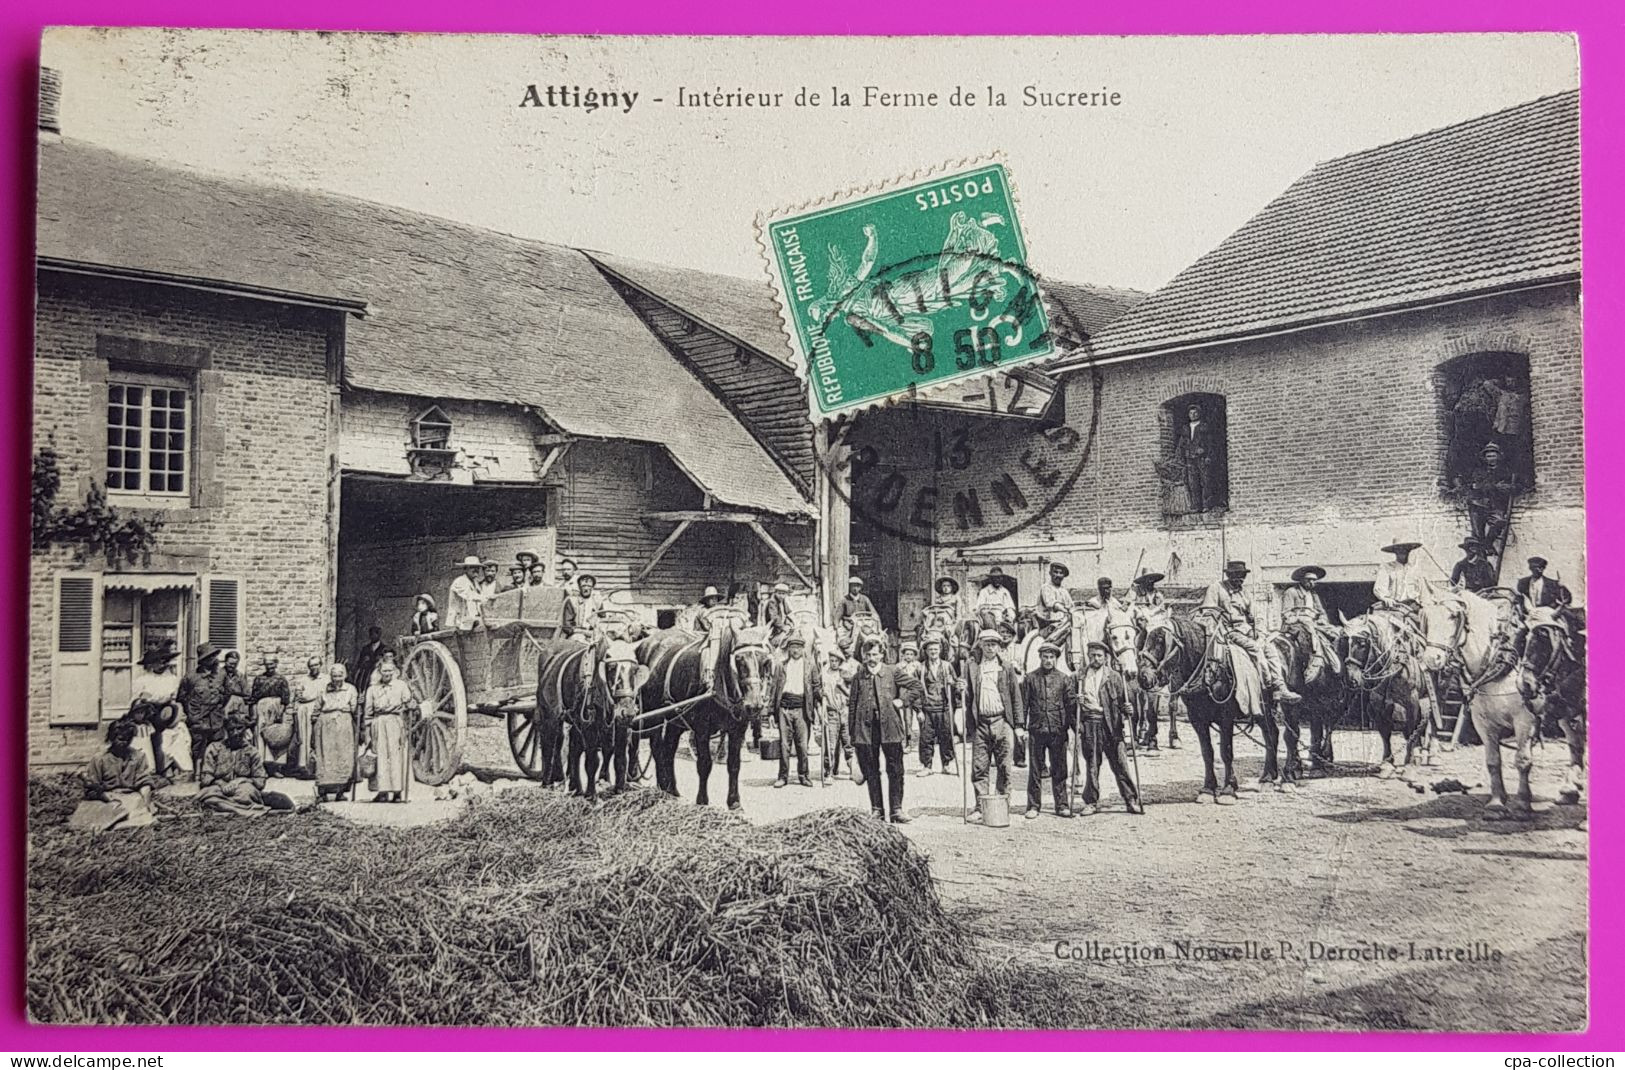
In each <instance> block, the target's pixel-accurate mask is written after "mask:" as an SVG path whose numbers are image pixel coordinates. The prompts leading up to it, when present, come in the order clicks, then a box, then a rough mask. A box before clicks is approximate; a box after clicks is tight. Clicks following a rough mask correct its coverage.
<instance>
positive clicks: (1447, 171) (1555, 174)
mask: <svg viewBox="0 0 1625 1070" xmlns="http://www.w3.org/2000/svg"><path fill="white" fill-rule="evenodd" d="M1579 271H1580V142H1579V93H1578V91H1574V92H1567V93H1559V94H1556V95H1554V96H1549V97H1542V98H1541V99H1539V100H1533V101H1530V102H1528V103H1525V104H1520V105H1517V106H1516V107H1512V108H1508V109H1506V110H1504V111H1498V112H1495V113H1493V114H1490V115H1485V116H1481V117H1480V118H1477V119H1472V120H1469V121H1467V122H1463V123H1457V124H1455V125H1454V126H1447V127H1443V128H1442V129H1438V130H1433V131H1430V132H1428V133H1425V134H1419V135H1417V136H1415V137H1410V138H1406V139H1405V140H1403V141H1396V142H1393V143H1391V144H1387V145H1381V146H1378V147H1377V148H1373V149H1367V150H1365V151H1363V152H1356V153H1353V154H1352V155H1348V156H1342V157H1339V158H1337V159H1335V160H1330V161H1328V162H1326V163H1322V164H1318V165H1317V166H1315V167H1314V168H1313V169H1312V170H1311V171H1310V172H1309V173H1308V174H1306V175H1304V176H1303V177H1302V178H1300V179H1299V180H1298V181H1297V182H1295V183H1293V184H1292V186H1291V187H1290V188H1288V189H1287V191H1286V192H1285V193H1283V194H1281V195H1280V196H1279V197H1277V198H1276V199H1275V200H1274V201H1272V202H1271V203H1270V204H1269V205H1268V206H1267V207H1265V208H1264V210H1263V211H1261V212H1259V213H1258V214H1257V215H1256V216H1254V217H1253V218H1252V219H1251V220H1249V221H1248V222H1247V223H1246V224H1245V225H1244V226H1243V227H1242V228H1241V229H1240V230H1238V231H1236V232H1235V233H1234V234H1232V235H1231V236H1230V237H1228V238H1226V239H1225V240H1224V241H1223V242H1221V243H1220V244H1219V246H1218V247H1217V248H1215V249H1214V250H1212V251H1211V252H1209V253H1207V254H1206V255H1205V256H1203V257H1201V258H1200V259H1199V260H1197V261H1196V262H1195V263H1194V264H1192V265H1191V266H1190V267H1188V268H1186V269H1185V270H1184V271H1182V272H1180V273H1179V275H1178V276H1176V277H1175V278H1174V280H1173V281H1172V282H1170V283H1168V285H1166V286H1164V287H1163V288H1162V289H1160V290H1158V291H1157V292H1156V293H1154V294H1152V295H1151V296H1150V297H1148V298H1147V299H1146V300H1145V301H1143V302H1141V303H1140V304H1139V305H1137V306H1136V307H1135V308H1134V309H1133V310H1132V311H1130V312H1129V313H1128V314H1127V315H1124V316H1123V317H1122V318H1121V319H1118V320H1116V321H1115V322H1114V323H1112V325H1111V326H1110V327H1109V328H1108V329H1106V330H1104V331H1102V332H1100V334H1099V335H1097V336H1096V338H1095V354H1096V355H1097V356H1100V357H1111V356H1120V355H1129V354H1146V353H1155V352H1158V351H1162V350H1167V349H1175V348H1183V347H1188V346H1192V345H1197V344H1204V343H1212V342H1217V341H1220V340H1224V339H1228V338H1238V337H1245V336H1247V335H1251V334H1256V333H1264V332H1269V331H1273V330H1279V329H1282V328H1286V327H1295V326H1302V325H1305V324H1310V323H1315V322H1319V321H1324V320H1329V319H1336V318H1339V317H1342V316H1348V315H1359V314H1365V313H1371V312H1381V311H1387V310H1392V309H1396V308H1401V307H1405V306H1409V305H1417V304H1425V303H1427V302H1430V301H1435V300H1441V299H1448V298H1452V297H1459V296H1464V295H1468V294H1474V293H1483V292H1488V291H1493V290H1497V289H1502V288H1507V287H1513V286H1519V285H1528V284H1531V283H1539V282H1545V281H1552V280H1558V279H1563V278H1568V277H1577V276H1578V273H1579Z"/></svg>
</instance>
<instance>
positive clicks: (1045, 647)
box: [1038, 639, 1061, 657]
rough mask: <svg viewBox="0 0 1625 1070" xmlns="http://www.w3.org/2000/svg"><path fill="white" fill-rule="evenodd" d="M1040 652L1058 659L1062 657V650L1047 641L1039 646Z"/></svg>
mask: <svg viewBox="0 0 1625 1070" xmlns="http://www.w3.org/2000/svg"><path fill="white" fill-rule="evenodd" d="M1038 652H1039V653H1040V654H1054V655H1055V656H1056V657H1060V656H1061V648H1060V647H1058V646H1056V645H1055V644H1054V643H1052V642H1050V641H1049V640H1047V639H1046V640H1044V642H1042V643H1039V644H1038Z"/></svg>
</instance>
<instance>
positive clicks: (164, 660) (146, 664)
mask: <svg viewBox="0 0 1625 1070" xmlns="http://www.w3.org/2000/svg"><path fill="white" fill-rule="evenodd" d="M180 656H181V652H180V651H179V650H158V649H157V648H154V649H152V650H149V651H147V652H146V653H144V654H142V655H141V667H142V668H144V669H145V668H151V667H153V666H155V665H168V664H169V663H170V662H172V661H174V660H175V659H176V658H178V657H180Z"/></svg>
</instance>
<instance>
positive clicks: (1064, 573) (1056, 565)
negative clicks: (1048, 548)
mask: <svg viewBox="0 0 1625 1070" xmlns="http://www.w3.org/2000/svg"><path fill="white" fill-rule="evenodd" d="M1049 570H1050V571H1051V572H1056V571H1059V572H1060V573H1061V578H1062V579H1066V577H1068V576H1070V575H1072V570H1071V569H1069V568H1067V567H1066V566H1065V565H1063V564H1061V563H1060V562H1059V561H1051V562H1050V563H1049Z"/></svg>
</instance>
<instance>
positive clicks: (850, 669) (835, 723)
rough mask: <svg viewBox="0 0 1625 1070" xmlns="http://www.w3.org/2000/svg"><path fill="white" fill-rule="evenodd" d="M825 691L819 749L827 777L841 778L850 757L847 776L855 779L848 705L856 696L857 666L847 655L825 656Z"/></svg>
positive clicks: (823, 683) (836, 653)
mask: <svg viewBox="0 0 1625 1070" xmlns="http://www.w3.org/2000/svg"><path fill="white" fill-rule="evenodd" d="M821 669H822V671H821V672H820V676H821V689H822V691H823V695H824V702H823V706H822V710H821V713H820V716H819V721H820V738H819V741H818V749H819V751H820V752H822V754H823V760H822V761H823V767H824V771H823V775H824V776H826V777H834V776H840V775H841V757H842V756H843V755H844V756H845V757H846V775H847V776H848V777H850V776H851V775H852V737H851V735H850V734H849V731H848V729H849V726H848V725H847V723H846V722H847V701H848V699H849V698H850V697H851V694H852V677H851V675H850V673H855V672H856V671H857V662H851V663H850V664H849V663H848V662H847V660H846V655H845V654H843V653H841V652H840V651H839V650H831V651H829V653H828V654H826V655H825V658H824V665H823V666H822V667H821Z"/></svg>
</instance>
